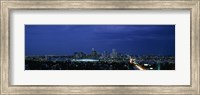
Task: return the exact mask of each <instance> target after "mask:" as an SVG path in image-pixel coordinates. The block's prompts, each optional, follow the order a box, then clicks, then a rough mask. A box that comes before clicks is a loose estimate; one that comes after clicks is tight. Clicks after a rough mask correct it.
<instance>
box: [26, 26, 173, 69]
mask: <svg viewBox="0 0 200 95" xmlns="http://www.w3.org/2000/svg"><path fill="white" fill-rule="evenodd" d="M25 70H175V25H25Z"/></svg>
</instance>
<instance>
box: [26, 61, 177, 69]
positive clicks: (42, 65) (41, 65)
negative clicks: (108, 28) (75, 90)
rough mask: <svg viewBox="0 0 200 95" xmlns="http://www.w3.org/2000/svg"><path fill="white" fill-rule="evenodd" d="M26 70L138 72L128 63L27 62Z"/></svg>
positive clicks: (164, 65) (152, 66)
mask: <svg viewBox="0 0 200 95" xmlns="http://www.w3.org/2000/svg"><path fill="white" fill-rule="evenodd" d="M139 66H141V67H142V68H144V70H158V68H159V70H175V66H174V64H163V65H160V66H159V67H158V65H156V64H152V65H150V66H144V65H139ZM25 70H138V68H137V66H135V64H130V63H129V62H128V61H127V62H100V61H99V62H72V61H56V62H54V61H34V60H26V61H25Z"/></svg>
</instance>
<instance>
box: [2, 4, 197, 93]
mask: <svg viewBox="0 0 200 95" xmlns="http://www.w3.org/2000/svg"><path fill="white" fill-rule="evenodd" d="M199 4H200V1H199V0H173V1H171V0H141V1H139V0H138V1H137V0H123V1H119V0H108V1H106V0H105V1H104V0H101V1H97V0H83V1H81V0H80V1H79V0H75V1H74V0H55V1H53V0H44V1H38V0H1V56H0V57H1V64H0V67H1V70H0V73H1V82H0V85H1V86H0V88H1V91H0V92H1V94H2V95H3V94H6V95H7V94H80V95H82V94H103V95H104V94H105V95H106V94H113V95H114V94H177V95H179V94H200V77H199V74H200V73H199V72H200V70H199V68H200V65H199V62H200V59H199V58H200V56H199V54H200V51H199V44H200V43H199V42H200V41H199V40H200V39H199V32H200V31H199V22H200V21H199V18H200V15H199V12H200V11H199V9H200V6H199ZM142 9H145V10H174V9H178V10H190V15H191V18H190V22H191V28H190V30H191V31H190V33H191V37H190V40H191V44H190V47H191V50H190V51H191V56H190V58H191V62H190V65H191V69H190V70H191V71H190V76H191V78H190V81H191V84H190V85H178V86H176V85H10V80H11V79H10V74H11V72H10V69H11V67H10V64H9V63H10V56H11V55H10V36H9V34H10V32H9V31H10V30H11V29H10V24H11V23H10V14H11V12H12V10H142Z"/></svg>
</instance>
